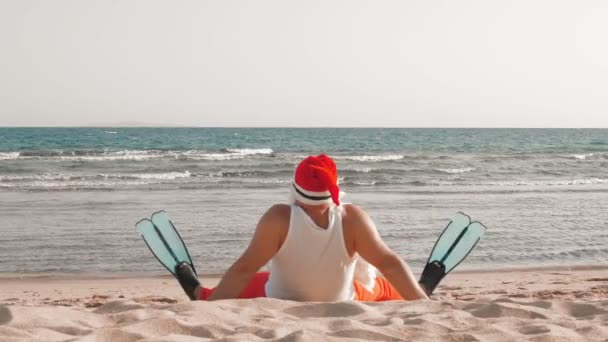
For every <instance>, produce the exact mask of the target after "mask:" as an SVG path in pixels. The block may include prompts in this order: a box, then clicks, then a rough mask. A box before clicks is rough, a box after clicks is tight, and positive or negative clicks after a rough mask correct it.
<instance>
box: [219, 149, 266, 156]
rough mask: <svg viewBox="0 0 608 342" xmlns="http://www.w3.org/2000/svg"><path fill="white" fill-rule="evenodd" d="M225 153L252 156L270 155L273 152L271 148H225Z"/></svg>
mask: <svg viewBox="0 0 608 342" xmlns="http://www.w3.org/2000/svg"><path fill="white" fill-rule="evenodd" d="M226 151H228V152H230V153H235V154H240V155H244V156H248V155H252V154H271V153H272V152H273V150H272V149H271V148H227V149H226Z"/></svg>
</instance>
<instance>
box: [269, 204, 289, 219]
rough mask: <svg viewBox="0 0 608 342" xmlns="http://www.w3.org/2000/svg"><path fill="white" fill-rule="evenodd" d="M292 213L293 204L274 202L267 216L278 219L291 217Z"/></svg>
mask: <svg viewBox="0 0 608 342" xmlns="http://www.w3.org/2000/svg"><path fill="white" fill-rule="evenodd" d="M290 215H291V206H290V205H288V204H274V205H273V206H271V207H270V208H268V210H267V211H266V216H270V217H272V218H276V219H285V218H287V219H289V216H290Z"/></svg>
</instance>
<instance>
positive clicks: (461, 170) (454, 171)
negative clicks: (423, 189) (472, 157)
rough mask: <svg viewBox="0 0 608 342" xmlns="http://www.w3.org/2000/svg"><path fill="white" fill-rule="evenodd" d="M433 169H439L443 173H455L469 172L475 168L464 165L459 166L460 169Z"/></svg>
mask: <svg viewBox="0 0 608 342" xmlns="http://www.w3.org/2000/svg"><path fill="white" fill-rule="evenodd" d="M435 170H436V171H439V172H444V173H450V174H457V173H465V172H471V171H474V170H475V168H474V167H465V168H461V169H435Z"/></svg>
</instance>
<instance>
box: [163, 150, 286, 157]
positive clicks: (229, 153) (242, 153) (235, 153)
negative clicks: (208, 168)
mask: <svg viewBox="0 0 608 342" xmlns="http://www.w3.org/2000/svg"><path fill="white" fill-rule="evenodd" d="M273 152H274V151H273V150H272V149H270V148H257V149H250V148H243V149H238V148H228V149H226V152H223V153H207V152H203V151H197V150H191V151H186V152H182V153H176V154H175V158H181V157H185V158H187V159H193V160H232V159H243V158H245V157H248V156H253V155H257V154H272V153H273Z"/></svg>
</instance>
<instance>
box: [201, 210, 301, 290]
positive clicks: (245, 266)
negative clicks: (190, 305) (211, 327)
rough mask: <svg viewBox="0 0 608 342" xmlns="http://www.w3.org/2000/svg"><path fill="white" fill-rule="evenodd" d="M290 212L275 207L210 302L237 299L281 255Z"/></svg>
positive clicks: (263, 217)
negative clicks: (263, 267)
mask: <svg viewBox="0 0 608 342" xmlns="http://www.w3.org/2000/svg"><path fill="white" fill-rule="evenodd" d="M289 215H290V208H289V206H287V205H280V204H279V205H275V206H273V207H271V208H270V209H268V211H266V213H265V214H264V215H263V216H262V218H261V219H260V221H259V222H258V224H257V227H256V229H255V233H254V235H253V238H252V239H251V242H250V243H249V247H247V249H246V250H245V252H244V253H243V254H242V255H241V257H240V258H239V259H238V260H237V261H236V262H235V263H234V264H232V266H230V268H229V269H228V271H227V272H226V274H224V276H223V277H222V280H221V281H220V283H219V284H218V285H217V287H216V289H215V290H214V292H213V294H212V295H211V296H210V297H209V300H216V299H228V298H237V297H238V296H239V294H240V293H241V292H242V291H243V289H244V288H245V286H247V284H248V283H249V281H250V280H251V278H252V277H253V275H254V274H255V273H256V272H257V271H258V270H259V269H260V268H261V267H262V266H264V265H265V264H266V263H267V262H268V261H269V260H270V259H272V257H273V256H274V255H275V254H276V253H277V252H278V251H279V248H281V244H282V243H283V239H284V236H285V235H284V234H285V232H286V228H287V225H289Z"/></svg>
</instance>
